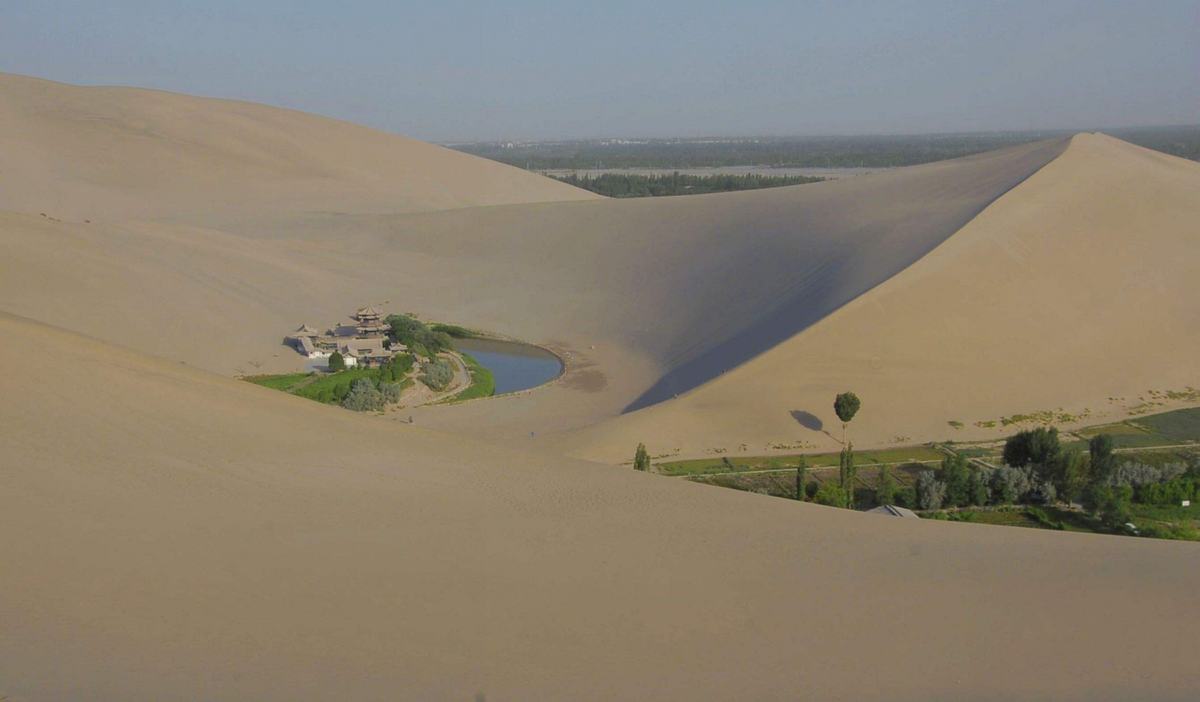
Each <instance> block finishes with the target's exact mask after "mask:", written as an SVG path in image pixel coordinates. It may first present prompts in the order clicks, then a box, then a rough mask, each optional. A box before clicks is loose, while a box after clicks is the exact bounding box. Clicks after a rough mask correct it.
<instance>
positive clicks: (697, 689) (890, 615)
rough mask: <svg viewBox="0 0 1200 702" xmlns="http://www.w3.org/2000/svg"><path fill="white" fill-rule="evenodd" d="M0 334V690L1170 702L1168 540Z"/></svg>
mask: <svg viewBox="0 0 1200 702" xmlns="http://www.w3.org/2000/svg"><path fill="white" fill-rule="evenodd" d="M0 334H3V335H4V338H5V339H6V343H5V344H3V345H2V346H0V363H2V364H3V365H4V366H5V367H9V368H13V367H20V368H21V369H22V371H23V372H21V373H6V374H4V375H2V376H0V392H2V393H3V395H4V397H6V398H10V401H6V402H4V403H2V404H0V426H3V427H4V434H3V436H4V470H3V471H0V492H2V493H3V494H4V495H5V508H4V509H3V510H0V528H2V530H3V533H4V534H5V535H6V538H5V539H3V540H0V562H3V563H4V568H3V570H2V571H0V618H2V620H3V622H4V626H3V635H2V636H0V694H4V695H8V696H11V697H12V698H13V699H31V700H32V699H37V700H60V699H61V700H68V699H80V698H87V699H114V700H116V699H164V698H177V697H187V698H193V697H199V698H206V699H231V700H234V699H255V700H275V699H279V700H284V699H286V700H295V699H330V698H337V699H356V700H371V699H447V700H451V699H473V698H474V696H475V695H476V694H477V693H482V694H484V695H486V698H487V699H489V700H509V699H573V700H587V699H597V700H598V699H614V698H620V699H626V698H638V699H681V698H682V699H730V698H735V697H737V698H752V699H792V698H793V697H794V696H795V694H797V692H796V691H797V690H803V691H804V694H806V695H810V696H813V697H817V698H830V697H839V696H840V697H848V698H853V699H884V698H887V699H897V698H899V699H917V698H921V699H929V698H946V697H963V696H966V697H969V698H974V699H1007V698H1011V697H1012V696H1016V697H1020V698H1055V699H1089V700H1097V699H1114V700H1118V699H1128V698H1130V697H1131V696H1133V697H1138V698H1140V699H1151V698H1153V699H1184V698H1186V696H1187V695H1188V694H1189V691H1190V692H1194V690H1195V688H1194V681H1193V680H1192V674H1191V666H1190V665H1189V662H1190V657H1189V656H1190V653H1189V651H1190V647H1189V645H1188V644H1189V642H1190V641H1191V630H1190V629H1189V627H1188V625H1187V622H1188V621H1189V619H1190V614H1191V598H1192V594H1193V592H1194V590H1195V587H1196V585H1197V573H1196V569H1195V568H1194V562H1193V556H1194V550H1195V549H1194V548H1193V547H1192V546H1191V545H1190V544H1179V543H1170V542H1147V541H1141V540H1133V539H1121V538H1113V537H1097V536H1086V535H1073V534H1058V533H1049V532H1037V531H1032V530H1021V529H1005V528H998V527H979V526H973V525H958V524H945V523H929V522H918V523H911V522H908V521H906V520H896V519H887V518H883V517H871V516H865V515H860V514H854V513H850V512H843V511H840V510H833V509H827V508H822V507H817V506H813V505H807V504H805V505H796V504H792V503H788V502H786V501H783V500H777V499H772V498H767V497H762V496H757V495H749V494H739V493H733V492H730V491H723V490H715V489H712V488H706V487H703V486H699V485H691V484H683V483H679V482H676V481H671V480H666V479H662V478H657V477H655V476H650V475H644V474H636V473H633V472H631V471H629V470H627V469H617V468H607V467H603V466H598V465H595V464H585V463H581V462H578V461H573V460H569V459H561V458H556V457H553V456H547V455H543V454H535V453H527V452H516V451H512V450H510V449H502V448H499V447H497V446H495V445H492V444H484V443H479V442H475V441H472V440H465V439H462V438H452V437H446V436H442V435H438V434H435V433H432V432H428V431H425V430H422V429H420V428H414V427H403V426H396V425H394V424H392V423H390V422H387V421H386V420H381V419H376V418H371V417H362V416H358V415H352V414H350V413H347V412H343V411H340V410H338V409H336V408H330V407H324V406H320V405H317V404H315V403H304V402H296V401H293V398H289V397H287V396H284V395H282V394H279V393H274V392H272V391H269V390H266V389H263V388H259V387H256V386H252V385H249V384H245V383H239V382H237V381H233V380H228V379H224V378H221V377H219V376H216V375H212V374H208V373H205V372H201V371H197V370H193V369H189V368H187V367H186V366H182V365H180V364H178V363H172V362H168V361H165V360H158V359H152V358H149V357H145V356H142V355H141V354H138V353H134V352H130V351H126V350H122V349H119V348H115V347H112V346H108V345H105V344H101V343H98V342H95V341H93V340H90V339H87V338H83V337H78V336H75V335H73V334H68V333H64V332H62V331H59V330H55V329H52V328H48V327H45V326H42V325H40V324H37V323H34V322H30V321H28V320H23V319H19V318H14V317H11V316H8V315H0ZM29 349H36V350H37V352H36V353H30V352H29ZM11 398H20V400H19V401H16V402H14V401H11ZM1149 603H1153V606H1148V605H1149ZM1114 631H1119V632H1121V634H1120V636H1119V637H1116V638H1117V639H1119V641H1114V635H1113V632H1114Z"/></svg>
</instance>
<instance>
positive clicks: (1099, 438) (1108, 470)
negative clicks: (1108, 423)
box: [1088, 434, 1117, 483]
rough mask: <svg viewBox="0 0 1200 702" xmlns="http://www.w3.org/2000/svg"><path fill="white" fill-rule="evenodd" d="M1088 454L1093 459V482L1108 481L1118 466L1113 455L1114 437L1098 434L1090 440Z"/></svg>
mask: <svg viewBox="0 0 1200 702" xmlns="http://www.w3.org/2000/svg"><path fill="white" fill-rule="evenodd" d="M1088 454H1089V455H1090V456H1091V459H1092V470H1091V479H1092V482H1100V483H1107V482H1108V479H1109V478H1110V477H1112V474H1113V470H1115V469H1116V467H1117V460H1116V456H1114V455H1113V439H1112V437H1111V436H1109V435H1108V434H1097V435H1095V436H1093V437H1092V439H1091V441H1088Z"/></svg>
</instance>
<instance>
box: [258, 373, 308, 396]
mask: <svg viewBox="0 0 1200 702" xmlns="http://www.w3.org/2000/svg"><path fill="white" fill-rule="evenodd" d="M311 375H312V374H311V373H288V374H286V375H251V376H248V377H246V378H245V380H248V381H249V382H251V383H254V384H255V385H261V386H263V387H264V388H271V389H272V390H283V391H284V392H287V391H288V390H290V389H291V388H293V387H295V386H297V385H299V384H300V383H302V382H304V381H306V380H308V378H309V376H311Z"/></svg>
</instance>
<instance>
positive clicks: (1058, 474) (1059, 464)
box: [1051, 449, 1088, 503]
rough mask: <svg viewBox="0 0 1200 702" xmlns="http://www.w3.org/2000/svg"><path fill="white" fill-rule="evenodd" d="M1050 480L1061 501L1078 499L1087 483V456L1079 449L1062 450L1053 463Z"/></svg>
mask: <svg viewBox="0 0 1200 702" xmlns="http://www.w3.org/2000/svg"><path fill="white" fill-rule="evenodd" d="M1051 482H1052V483H1053V484H1054V490H1055V492H1056V493H1057V494H1058V499H1060V500H1062V501H1063V502H1068V503H1069V502H1074V501H1075V500H1077V499H1079V496H1080V495H1081V494H1082V493H1083V489H1084V488H1085V487H1086V486H1087V484H1088V458H1087V457H1086V456H1084V455H1083V453H1082V452H1081V451H1080V450H1079V449H1070V450H1067V451H1064V452H1063V453H1062V454H1061V455H1060V456H1059V457H1058V460H1057V461H1056V463H1055V470H1054V474H1053V476H1052V480H1051Z"/></svg>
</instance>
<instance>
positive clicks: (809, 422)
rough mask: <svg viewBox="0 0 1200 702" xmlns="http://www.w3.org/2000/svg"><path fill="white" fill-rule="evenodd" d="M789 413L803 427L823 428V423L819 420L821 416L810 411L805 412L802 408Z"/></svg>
mask: <svg viewBox="0 0 1200 702" xmlns="http://www.w3.org/2000/svg"><path fill="white" fill-rule="evenodd" d="M791 415H792V419H794V420H796V421H797V422H798V423H799V424H800V426H802V427H804V428H805V429H812V430H813V431H821V430H822V429H824V428H825V423H824V422H822V421H821V418H820V417H818V416H817V415H815V414H813V413H812V412H805V411H804V410H792V411H791Z"/></svg>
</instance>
